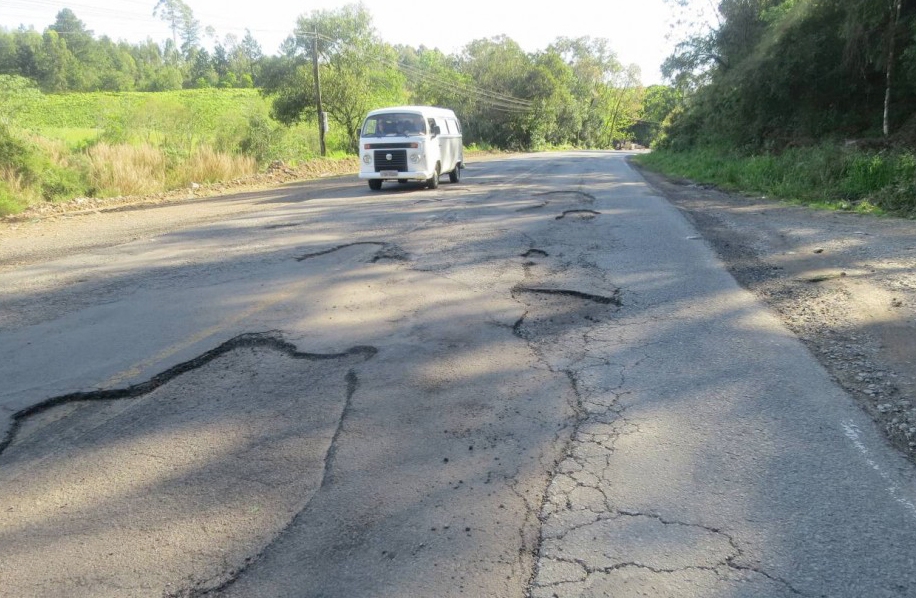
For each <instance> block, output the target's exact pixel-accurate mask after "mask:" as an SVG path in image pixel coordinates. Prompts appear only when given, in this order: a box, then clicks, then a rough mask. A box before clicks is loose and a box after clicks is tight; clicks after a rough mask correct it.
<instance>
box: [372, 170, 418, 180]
mask: <svg viewBox="0 0 916 598" xmlns="http://www.w3.org/2000/svg"><path fill="white" fill-rule="evenodd" d="M432 176H433V173H432V172H423V171H422V170H419V171H418V170H409V171H406V172H401V171H397V170H382V171H380V172H360V173H359V178H361V179H381V180H383V181H391V180H396V179H406V180H408V181H425V180H428V179H431V178H432Z"/></svg>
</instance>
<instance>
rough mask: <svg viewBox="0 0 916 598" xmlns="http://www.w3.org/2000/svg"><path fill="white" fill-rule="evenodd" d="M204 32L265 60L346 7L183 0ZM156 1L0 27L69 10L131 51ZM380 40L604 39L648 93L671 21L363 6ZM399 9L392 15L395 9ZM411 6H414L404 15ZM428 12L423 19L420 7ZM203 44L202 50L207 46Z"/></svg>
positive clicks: (610, 6) (585, 1) (660, 15)
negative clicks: (249, 46)
mask: <svg viewBox="0 0 916 598" xmlns="http://www.w3.org/2000/svg"><path fill="white" fill-rule="evenodd" d="M185 3H186V4H187V5H188V6H190V7H191V9H192V10H193V11H194V16H195V18H196V19H197V20H199V21H200V22H201V25H202V26H204V27H207V26H211V27H213V29H214V30H215V32H216V36H217V38H218V39H220V40H222V39H224V37H225V36H226V34H230V33H231V34H234V35H236V36H237V37H238V38H239V39H241V38H242V37H243V36H244V34H245V29H246V28H247V29H249V30H250V31H251V34H252V36H254V38H255V39H256V40H257V41H258V43H259V44H260V45H261V49H262V50H263V51H264V53H265V54H276V53H277V50H278V48H279V47H280V44H281V43H282V41H283V40H284V39H285V38H286V37H287V36H288V35H289V34H290V33H292V31H293V28H294V27H295V24H296V18H297V17H298V16H300V15H308V14H310V13H311V12H312V11H313V10H328V9H334V8H338V7H340V6H343V5H345V4H352V3H354V1H353V0H350V1H347V0H312V1H309V0H302V1H300V2H289V1H283V0H185ZM155 5H156V0H72V1H66V0H64V1H60V0H0V27H3V28H6V29H15V28H17V27H19V26H20V25H25V26H26V27H29V26H32V27H34V28H35V29H37V30H38V31H42V30H44V29H45V28H46V27H47V26H48V25H51V24H52V23H53V22H54V19H55V16H56V15H57V13H58V12H59V11H60V10H61V9H63V8H69V9H70V10H72V11H73V12H74V13H75V14H76V16H77V17H78V18H79V19H80V20H81V21H83V23H85V25H86V27H87V29H89V30H91V31H93V32H94V33H95V34H96V36H101V35H107V36H108V37H110V38H112V39H114V40H116V41H117V40H125V41H128V42H131V43H137V42H141V41H144V40H146V39H147V38H151V39H153V40H154V41H156V42H162V41H164V40H165V39H167V38H169V37H171V32H170V30H169V29H168V27H167V26H166V24H165V23H164V22H163V21H162V20H160V19H159V18H157V17H154V16H153V8H154V6H155ZM363 5H364V6H365V7H366V9H367V10H368V11H369V12H370V13H371V14H372V17H373V24H374V26H375V28H376V29H377V30H378V32H379V35H380V37H381V38H382V39H383V40H385V41H386V42H388V43H390V44H405V45H409V46H412V47H419V46H421V45H424V46H426V47H430V48H438V49H440V50H442V51H443V52H445V53H446V54H452V53H456V52H458V51H460V50H461V48H462V47H464V46H465V45H466V44H468V43H469V42H471V41H473V40H475V39H481V38H489V37H493V36H497V35H505V36H507V37H509V38H510V39H512V40H514V41H515V42H517V43H518V44H519V45H520V46H521V47H522V49H523V50H525V51H526V52H534V51H537V50H543V49H544V48H546V47H547V46H548V45H549V44H550V43H551V42H553V41H554V40H555V39H556V38H558V37H573V38H574V37H583V36H590V37H593V38H604V39H607V40H609V42H610V43H609V46H610V48H611V49H613V50H614V52H615V53H616V54H617V58H618V60H620V62H622V63H623V64H625V65H630V64H636V65H638V66H639V67H640V70H641V72H642V82H643V84H645V85H652V84H655V83H661V82H662V79H661V74H660V72H659V67H660V65H661V63H662V61H663V60H664V59H665V58H666V57H667V56H668V55H669V54H670V53H671V50H672V48H673V45H674V40H668V39H666V38H667V34H668V32H669V30H670V27H669V23H670V21H671V16H670V13H669V10H670V9H669V4H667V3H666V2H665V0H561V1H559V2H552V3H549V4H548V3H546V2H537V1H536V0H462V1H460V2H455V3H448V2H434V1H422V0H421V1H419V2H414V3H410V2H395V1H394V0H363ZM395 6H396V7H398V8H397V10H395V9H393V8H392V7H395ZM411 7H412V8H411ZM424 7H429V8H430V10H428V11H426V12H424V10H423V8H424ZM205 45H206V44H205Z"/></svg>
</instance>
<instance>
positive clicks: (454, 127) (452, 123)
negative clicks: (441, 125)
mask: <svg viewBox="0 0 916 598" xmlns="http://www.w3.org/2000/svg"><path fill="white" fill-rule="evenodd" d="M445 124H447V125H448V134H449V135H459V134H460V133H461V130H460V129H459V128H458V121H456V120H455V119H454V118H446V119H445Z"/></svg>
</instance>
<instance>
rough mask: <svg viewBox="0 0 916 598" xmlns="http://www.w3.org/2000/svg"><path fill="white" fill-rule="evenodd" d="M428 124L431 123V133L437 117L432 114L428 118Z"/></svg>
mask: <svg viewBox="0 0 916 598" xmlns="http://www.w3.org/2000/svg"><path fill="white" fill-rule="evenodd" d="M426 124H428V125H429V133H430V135H431V134H432V132H433V125H434V124H436V119H435V118H433V117H431V116H430V117H429V118H427V119H426Z"/></svg>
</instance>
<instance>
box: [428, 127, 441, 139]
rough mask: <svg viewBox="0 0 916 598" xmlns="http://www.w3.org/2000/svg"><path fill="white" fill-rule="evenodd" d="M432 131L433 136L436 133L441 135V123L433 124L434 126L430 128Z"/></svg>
mask: <svg viewBox="0 0 916 598" xmlns="http://www.w3.org/2000/svg"><path fill="white" fill-rule="evenodd" d="M430 131H432V133H433V137H435V136H436V135H439V134H440V133H441V132H442V130H441V129H439V125H433V127H432V129H430Z"/></svg>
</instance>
